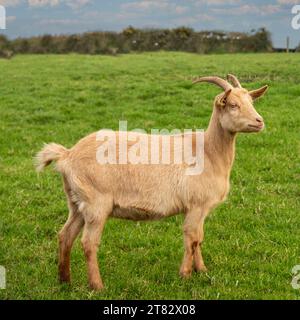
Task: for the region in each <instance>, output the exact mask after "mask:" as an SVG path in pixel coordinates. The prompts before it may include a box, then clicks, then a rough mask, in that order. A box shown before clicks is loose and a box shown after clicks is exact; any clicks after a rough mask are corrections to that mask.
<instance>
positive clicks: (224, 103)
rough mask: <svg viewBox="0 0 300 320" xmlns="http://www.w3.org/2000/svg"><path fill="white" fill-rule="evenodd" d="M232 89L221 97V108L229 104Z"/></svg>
mask: <svg viewBox="0 0 300 320" xmlns="http://www.w3.org/2000/svg"><path fill="white" fill-rule="evenodd" d="M231 90H232V89H228V90H226V91H225V93H224V94H223V95H222V96H221V97H220V99H219V101H218V104H219V105H220V107H225V106H226V102H227V97H228V96H229V94H230V92H231Z"/></svg>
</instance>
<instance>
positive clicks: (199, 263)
mask: <svg viewBox="0 0 300 320" xmlns="http://www.w3.org/2000/svg"><path fill="white" fill-rule="evenodd" d="M204 220H205V215H202V217H201V219H200V223H199V226H198V240H199V241H198V242H197V245H196V247H195V251H194V269H195V271H196V272H199V271H203V272H207V268H206V266H205V264H204V260H203V257H202V251H201V245H202V243H203V239H204Z"/></svg>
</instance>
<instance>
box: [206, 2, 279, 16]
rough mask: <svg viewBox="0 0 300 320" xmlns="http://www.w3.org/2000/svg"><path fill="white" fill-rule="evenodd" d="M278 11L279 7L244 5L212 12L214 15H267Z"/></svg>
mask: <svg viewBox="0 0 300 320" xmlns="http://www.w3.org/2000/svg"><path fill="white" fill-rule="evenodd" d="M279 11H280V6H279V5H272V4H268V5H262V6H256V5H252V4H244V5H241V6H238V7H234V8H214V9H212V12H213V13H215V14H223V15H244V14H257V15H261V16H264V15H269V14H274V13H277V12H279Z"/></svg>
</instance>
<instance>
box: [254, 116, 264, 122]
mask: <svg viewBox="0 0 300 320" xmlns="http://www.w3.org/2000/svg"><path fill="white" fill-rule="evenodd" d="M256 121H257V122H258V123H263V122H264V119H263V118H262V117H257V118H256Z"/></svg>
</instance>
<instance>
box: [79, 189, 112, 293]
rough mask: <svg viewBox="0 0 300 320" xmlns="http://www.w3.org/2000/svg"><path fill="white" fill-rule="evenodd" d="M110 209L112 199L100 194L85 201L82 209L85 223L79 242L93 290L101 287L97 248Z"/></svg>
mask: <svg viewBox="0 0 300 320" xmlns="http://www.w3.org/2000/svg"><path fill="white" fill-rule="evenodd" d="M111 211H112V201H111V200H110V199H109V198H105V197H102V196H101V195H100V196H99V195H96V196H95V197H93V203H86V204H85V208H84V211H83V212H84V222H85V224H84V228H83V234H82V239H81V243H82V247H83V251H84V254H85V257H86V261H87V268H88V278H89V285H90V288H91V289H93V290H100V289H102V288H103V282H102V279H101V276H100V271H99V266H98V261H97V250H98V247H99V244H100V237H101V234H102V231H103V228H104V225H105V222H106V219H107V217H108V216H109V215H110V213H111Z"/></svg>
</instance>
